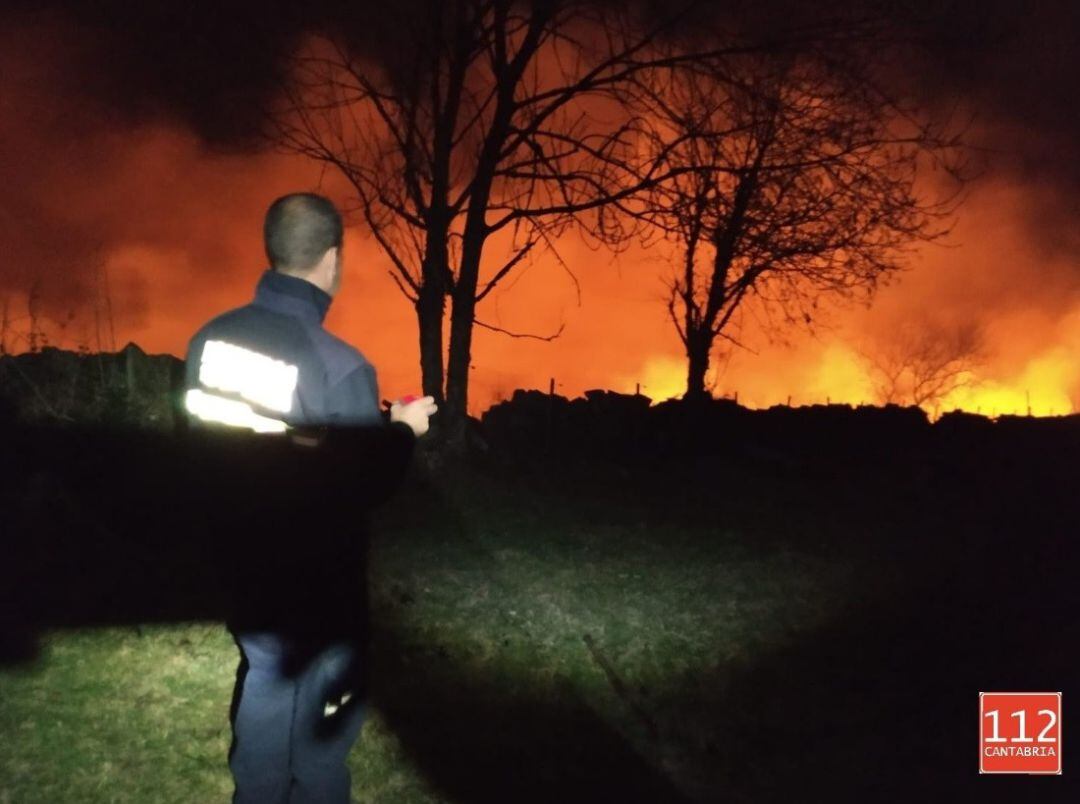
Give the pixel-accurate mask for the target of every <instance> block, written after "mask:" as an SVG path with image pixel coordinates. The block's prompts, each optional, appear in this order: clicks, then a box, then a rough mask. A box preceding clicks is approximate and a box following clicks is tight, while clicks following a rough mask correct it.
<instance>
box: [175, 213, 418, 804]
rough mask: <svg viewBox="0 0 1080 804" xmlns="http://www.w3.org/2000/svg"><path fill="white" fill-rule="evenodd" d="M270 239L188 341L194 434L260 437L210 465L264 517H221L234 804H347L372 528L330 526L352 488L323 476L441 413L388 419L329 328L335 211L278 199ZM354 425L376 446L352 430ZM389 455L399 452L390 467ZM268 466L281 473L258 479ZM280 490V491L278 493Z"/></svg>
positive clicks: (412, 435)
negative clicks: (242, 288) (257, 270)
mask: <svg viewBox="0 0 1080 804" xmlns="http://www.w3.org/2000/svg"><path fill="white" fill-rule="evenodd" d="M263 233H264V238H265V245H266V254H267V257H268V259H269V261H270V267H269V269H268V270H267V271H265V272H264V273H263V275H262V277H261V278H260V280H259V283H258V286H257V288H256V291H255V298H254V300H253V301H252V302H251V303H250V304H248V305H246V306H244V307H239V308H237V309H234V310H230V311H228V312H225V313H223V314H221V315H219V316H217V317H216V318H214V319H212V320H211V321H210V322H208V323H207V324H206V325H204V326H203V327H202V328H201V329H200V330H199V331H198V332H197V333H196V334H195V335H194V337H193V338H192V339H191V342H190V343H189V345H188V353H187V376H186V383H185V387H186V389H187V390H186V396H185V404H186V407H187V410H188V412H189V413H190V415H191V421H192V423H193V424H195V425H197V427H196V429H197V430H200V431H202V432H225V433H236V432H241V433H242V432H247V433H256V434H259V436H258V437H257V438H256V437H252V438H251V439H246V440H243V441H236V442H235V446H229V447H228V449H227V450H225V451H222V452H220V453H216V454H220V455H222V456H224V457H222V458H221V462H220V463H221V464H224V463H227V464H228V467H229V468H227V469H223V468H221V466H220V465H219V466H217V467H216V469H217V471H220V472H221V473H222V474H223V475H224V474H232V475H241V479H240V480H238V481H235V482H236V483H237V488H250V492H249V495H253V496H249V497H248V500H249V508H248V509H247V510H248V511H249V512H256V515H255V516H254V517H250V518H248V519H243V517H244V516H245V515H237V514H235V513H232V514H229V513H226V514H224V515H223V516H222V517H221V518H219V522H218V524H219V526H220V525H221V523H223V522H229V523H230V524H233V523H235V525H236V527H233V528H226V527H224V526H222V529H223V530H231V531H232V534H226V535H227V536H230V535H231V536H232V537H234V538H230V539H224V540H223V542H224V541H228V542H229V543H230V545H231V546H230V547H229V548H228V549H227V550H226V551H227V552H229V551H231V552H229V558H228V559H227V560H226V561H225V562H224V563H226V564H227V565H228V567H229V569H228V576H229V578H230V585H232V586H233V587H235V588H234V589H233V599H234V602H233V605H232V606H230V609H229V612H228V615H227V625H228V627H229V629H230V631H231V632H232V634H233V636H234V638H235V639H236V642H237V645H238V646H239V648H240V652H241V664H240V669H239V671H238V673H237V684H236V690H235V693H234V698H233V706H232V710H233V711H232V713H231V714H232V723H233V743H232V747H231V749H230V752H229V766H230V769H231V770H232V773H233V778H234V781H235V783H236V791H235V794H234V798H233V800H234V802H238V803H241V802H242V803H243V804H247V802H252V803H254V802H258V804H276V803H277V802H316V801H317V802H335V804H346V803H347V802H348V801H349V786H350V778H349V771H348V768H347V766H346V762H345V760H346V758H347V756H348V753H349V749H350V748H351V746H352V744H353V743H354V742H355V740H356V738H357V736H358V735H359V732H360V727H361V725H362V722H363V719H364V715H363V713H364V707H363V705H362V704H361V701H362V699H363V684H362V682H361V681H360V679H361V678H362V675H363V674H362V668H361V667H360V665H361V664H362V663H363V662H362V659H363V644H364V640H363V633H362V632H363V630H364V625H365V620H366V605H365V603H366V601H365V598H366V588H365V587H364V579H363V577H362V574H363V572H364V569H365V568H364V566H363V553H364V550H365V546H364V545H362V544H357V543H356V542H359V541H363V536H364V534H362V533H361V534H359V536H358V537H357V538H355V539H351V538H349V537H350V536H352V535H354V533H353V531H354V530H355V529H354V528H350V527H348V526H346V525H344V524H342V525H339V524H337V523H332V522H330V521H329V520H330V519H331V516H330V515H328V514H327V513H326V511H328V510H330V511H334V510H343V509H341V508H340V506H341V504H342V503H341V500H340V498H341V497H342V496H343V495H342V494H341V493H340V492H341V489H342V488H344V487H346V486H347V483H345V482H343V481H338V482H332V481H326V480H325V479H326V478H332V477H333V476H336V475H340V474H345V475H351V473H352V472H353V471H354V466H353V465H352V464H349V463H345V464H343V463H342V459H341V456H342V455H345V456H347V460H348V461H357V462H366V465H364V466H359V467H355V471H356V475H357V476H359V477H362V476H364V475H365V474H366V475H367V476H369V477H373V478H374V477H377V476H378V475H379V474H380V473H381V472H382V471H383V468H384V467H385V466H389V465H391V464H392V465H393V466H396V467H398V468H400V467H401V466H404V465H405V463H407V460H408V455H410V454H411V451H412V447H413V445H414V443H415V441H416V438H417V437H419V436H421V435H423V434H424V433H425V432H426V431H427V429H428V418H429V417H430V416H431V415H432V414H433V413H434V412H435V410H436V406H435V402H434V399H433V398H432V397H430V396H425V397H421V398H419V399H416V400H414V401H411V402H409V403H407V404H401V403H399V402H395V403H394V404H393V405H392V406H391V407H390V411H389V414H388V415H387V414H384V413H383V412H382V411H381V410H380V408H379V395H378V384H377V380H376V374H375V369H374V367H373V366H372V365H371V363H369V362H368V361H367V359H366V358H365V357H364V356H363V355H362V354H361V353H360V352H359V351H357V350H356V349H354V348H353V347H351V346H349V345H348V344H346V343H345V342H344V341H341V340H340V339H338V338H336V337H334V336H333V335H331V334H330V333H328V332H327V331H326V330H325V329H323V327H322V322H323V319H324V318H325V316H326V311H327V308H328V307H329V306H330V302H331V300H332V298H333V297H334V296H335V295H336V294H337V292H338V288H339V286H340V284H341V266H342V260H341V248H342V239H343V226H342V221H341V217H340V215H339V214H338V212H337V210H336V209H335V208H334V205H333V204H332V203H331V202H330V201H329V200H328V199H326V198H323V197H322V196H319V195H315V194H312V193H294V194H291V195H286V196H283V197H281V198H278V199H277V200H276V201H274V202H273V204H271V205H270V208H269V210H268V211H267V213H266V218H265V222H264V230H263ZM360 432H366V433H368V434H374V435H375V436H376V437H375V438H369V439H367V440H366V441H364V440H357V439H355V438H354V437H353V436H352V435H349V434H355V433H360ZM336 433H341V434H343V435H341V437H340V438H338V437H337V436H336V435H335V434H336ZM319 434H321V435H319ZM228 437H229V438H232V436H228ZM335 439H337V440H335ZM350 439H352V440H350ZM274 444H283V445H285V446H286V447H287V448H288V449H289V450H293V453H291V454H294V455H295V457H294V458H289V459H288V461H287V462H282V461H278V462H277V463H274V461H276V460H277V459H276V458H274V459H271V460H270V461H267V460H265V456H266V455H277V454H287V455H288V454H290V453H288V452H286V453H274V452H269V451H266V450H262V451H260V449H262V448H263V447H266V446H267V445H274ZM340 444H345V445H346V448H345V449H344V450H342V449H341V448H339V447H338V446H337V445H340ZM358 445H360V446H359V448H357V446H358ZM378 445H381V446H378ZM271 449H275V447H273V446H271ZM389 452H393V454H394V455H396V458H395V459H393V460H390V461H387V460H384V459H385V457H386V454H389ZM237 454H240V455H241V456H243V457H241V458H240V459H234V458H233V457H232V456H234V455H237ZM251 456H255V457H251ZM402 456H404V462H403V459H402ZM234 460H239V464H234V463H233V461H234ZM244 460H247V461H248V465H247V466H245V464H244ZM267 463H270V464H272V469H267V468H266V465H267ZM373 463H376V464H378V465H375V466H373V465H372V464H373ZM234 465H238V466H240V467H243V468H241V469H238V470H235V471H234V469H233V467H234ZM327 466H329V467H330V468H331V471H332V472H333V475H331V472H329V471H327V470H326V467H327ZM342 467H344V470H343V471H342ZM271 472H273V473H276V474H277V475H278V476H282V475H283V476H284V478H280V479H279V480H278V482H277V483H274V482H273V481H272V480H271V481H268V482H265V483H263V482H261V481H262V479H265V478H266V477H268V473H271ZM346 479H347V480H348V479H352V478H346ZM243 484H246V485H243ZM281 488H285V489H287V491H286V492H285V493H284V495H277V496H276V497H275V494H274V491H273V490H274V489H281ZM260 495H261V497H260ZM241 496H242V495H241ZM282 496H284V497H286V498H287V499H286V500H282V499H280V497H282ZM330 498H338V499H330ZM240 505H241V507H242V505H243V503H241V504H240ZM335 506H338V507H335ZM221 509H222V510H223V511H230V510H240V509H239V508H236V507H233V508H230V506H229V505H228V504H222V506H221ZM270 512H272V513H270ZM230 516H231V517H232V518H230ZM242 519H243V521H241V520H242ZM252 520H254V521H252ZM237 545H242V546H240V547H237ZM222 549H223V550H225V549H226V548H222Z"/></svg>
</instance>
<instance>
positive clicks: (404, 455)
mask: <svg viewBox="0 0 1080 804" xmlns="http://www.w3.org/2000/svg"><path fill="white" fill-rule="evenodd" d="M326 402H327V406H326V410H327V424H328V425H329V426H330V427H331V429H332V432H331V433H330V434H329V437H328V438H327V442H326V446H327V447H328V448H329V450H331V451H332V452H334V453H335V454H334V459H335V460H334V463H335V465H336V468H337V469H338V470H339V471H340V472H341V473H342V475H341V476H340V477H341V479H342V480H343V481H344V482H346V484H347V485H349V486H351V487H353V488H357V487H359V489H360V493H361V495H362V496H363V498H364V501H365V503H366V504H367V505H369V506H371V507H375V506H379V505H382V504H383V503H384V502H386V500H387V499H389V498H390V496H391V495H392V494H393V493H394V491H396V490H397V488H398V486H399V485H400V483H401V481H402V480H403V479H404V476H405V473H406V472H407V471H408V468H409V463H410V462H411V460H412V454H413V448H414V447H415V445H416V434H415V433H414V432H413V429H412V427H410V426H409V425H408V424H406V423H405V422H400V421H395V422H391V421H390V420H389V418H388V416H387V414H386V413H384V412H383V411H382V410H380V408H379V383H378V378H377V376H376V373H375V367H374V366H372V365H371V364H370V363H367V362H365V363H362V364H361V365H359V366H357V368H355V369H353V370H352V371H351V372H349V374H347V375H346V376H345V377H344V378H343V379H341V380H340V381H338V382H337V383H335V384H334V385H333V386H332V387H331V388H330V389H329V391H328V395H327V400H326ZM347 478H348V479H347ZM354 484H355V485H354Z"/></svg>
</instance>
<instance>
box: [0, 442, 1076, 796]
mask: <svg viewBox="0 0 1080 804" xmlns="http://www.w3.org/2000/svg"><path fill="white" fill-rule="evenodd" d="M64 443H68V442H64ZM91 446H92V444H91V442H90V441H83V442H80V446H79V452H78V457H77V458H73V457H71V456H70V455H69V456H67V457H62V453H63V449H65V447H62V446H50V447H49V448H48V449H44V450H43V449H42V448H36V447H35V448H34V449H32V450H30V452H26V451H25V450H24V451H23V452H22V453H20V455H22V457H21V458H20V460H22V461H24V463H23V464H21V466H20V468H19V469H17V470H14V471H11V472H9V476H8V478H7V480H6V486H5V494H6V497H5V499H4V503H3V505H4V508H3V511H4V520H5V522H4V524H5V526H6V532H5V535H4V539H5V543H4V554H5V557H6V558H8V559H9V560H8V561H6V562H5V567H6V568H5V570H4V574H5V578H4V581H5V586H4V587H3V589H4V592H3V595H4V600H3V606H4V608H3V618H4V620H5V625H4V629H5V631H4V644H3V647H4V654H3V664H2V665H0V802H8V801H10V802H30V801H42V802H45V801H48V802H65V801H73V802H74V801H79V802H93V801H178V802H180V801H191V802H208V801H226V800H227V799H228V796H229V793H230V791H231V786H230V781H229V777H228V773H227V768H226V766H225V752H226V750H227V747H228V738H229V733H228V724H227V712H228V703H229V698H230V695H231V692H232V682H233V676H234V673H235V667H236V658H237V656H236V652H235V647H234V646H233V644H232V642H231V641H230V640H229V638H228V635H227V634H226V633H225V632H224V630H223V629H222V627H221V625H220V621H219V614H220V611H219V603H218V597H219V592H220V590H219V589H215V588H213V585H212V584H211V583H210V582H209V581H208V580H207V579H208V578H212V577H214V573H213V572H210V571H209V570H208V568H212V565H213V562H214V556H215V552H214V549H213V544H214V543H213V540H210V541H207V539H205V538H199V535H198V533H195V532H193V531H194V530H196V528H194V527H193V526H192V525H191V521H190V511H189V510H187V508H186V506H187V505H188V503H189V499H188V497H187V495H186V494H185V493H178V490H177V489H176V488H173V487H172V486H171V484H170V477H172V476H173V475H171V474H170V472H169V471H168V470H166V469H164V468H162V466H161V460H160V455H161V454H162V453H161V449H162V448H161V447H160V445H158V446H156V447H154V448H153V449H150V448H143V447H140V448H138V449H137V450H135V452H131V451H127V452H125V451H124V450H120V451H117V450H115V449H113V450H110V449H105V450H99V451H94V450H93V449H90V447H91ZM140 450H141V451H140ZM28 455H29V457H27V456H28ZM153 455H158V456H159V457H158V458H156V459H155V458H154V457H152V456H153ZM125 456H126V457H125ZM133 456H141V457H139V458H138V460H135V459H134V458H133ZM1078 457H1080V450H1078V449H1077V440H1076V438H1075V436H1072V437H1067V438H1062V439H1056V440H1054V441H1053V442H1052V443H1050V444H1046V443H1040V444H1038V445H1037V446H1032V445H1031V444H1028V445H1025V444H1023V443H1020V444H1017V443H1015V442H1009V444H1008V445H1004V444H1001V443H998V442H995V441H993V440H985V439H983V438H981V437H980V436H978V435H977V434H975V435H970V436H964V437H962V438H961V437H957V438H953V439H951V440H945V439H942V440H941V441H940V442H938V443H936V444H934V445H933V446H925V445H924V446H920V447H919V448H918V449H915V448H911V447H910V445H907V446H905V445H903V444H898V445H895V446H893V447H889V448H883V449H881V450H876V451H875V450H870V451H867V450H863V451H861V452H860V453H859V455H858V457H857V458H853V457H851V456H850V455H848V456H847V457H845V456H842V455H837V454H832V453H830V452H829V451H827V450H825V451H822V452H821V453H820V454H818V455H816V456H814V455H809V456H808V455H805V454H804V455H799V456H794V457H793V456H791V455H784V454H778V453H776V452H770V451H756V452H755V451H747V450H732V452H731V453H725V452H724V451H722V450H721V451H716V450H713V451H712V453H711V454H700V453H699V454H697V455H695V456H683V457H677V456H669V457H668V458H667V459H666V460H664V461H653V462H651V463H650V462H649V461H641V462H639V463H638V464H637V465H636V466H637V468H634V469H630V468H627V467H625V466H623V465H620V464H619V463H618V462H615V461H608V460H604V459H601V458H599V457H577V458H573V457H569V456H562V457H559V458H551V459H549V460H547V461H544V460H540V459H536V460H531V459H530V460H522V459H521V456H515V460H512V461H511V460H508V459H499V458H496V457H494V456H493V455H492V454H490V453H489V454H488V455H487V457H485V458H484V459H482V460H480V461H478V462H476V463H474V464H473V465H471V467H468V468H466V467H458V468H454V467H450V466H446V465H443V466H441V467H440V468H438V469H436V470H433V471H432V470H430V469H427V468H425V465H423V464H417V465H414V472H413V473H412V474H411V475H410V476H409V478H408V480H407V482H406V484H405V486H404V487H403V488H402V489H401V491H400V493H399V494H397V496H395V497H394V498H393V499H391V500H390V502H388V503H387V504H385V505H384V506H382V507H381V508H378V509H377V510H376V511H375V512H374V513H373V514H372V515H371V517H370V518H371V522H372V525H371V528H370V533H371V556H370V561H371V566H370V577H371V600H372V621H373V626H374V633H373V638H372V644H371V662H372V665H371V693H370V698H369V705H370V718H369V720H368V723H367V725H365V728H364V732H363V735H362V737H361V739H360V742H359V743H358V745H357V747H356V748H355V750H354V752H353V755H352V758H351V763H352V767H353V770H354V797H355V798H356V799H357V800H359V801H372V802H398V801H402V802H413V801H416V802H421V801H455V802H472V801H476V802H564V801H567V802H573V801H583V802H585V801H588V802H592V801H622V802H627V801H634V802H677V801H715V802H773V801H776V802H780V801H785V802H786V801H825V800H828V801H844V802H846V801H852V802H856V801H857V802H877V801H1002V802H1004V801H1009V802H1028V801H1030V802H1043V801H1046V802H1054V801H1076V800H1080V799H1078V798H1077V796H1078V794H1080V782H1078V779H1080V775H1078V774H1080V771H1078V770H1077V769H1078V768H1080V765H1078V764H1077V761H1076V760H1075V757H1074V756H1073V754H1074V752H1073V751H1070V750H1069V749H1064V751H1065V753H1064V774H1063V775H1062V776H1060V777H1041V778H1040V777H998V776H994V777H990V776H980V775H979V774H978V770H977V769H978V746H977V728H978V720H979V712H978V693H979V691H981V690H982V691H993V690H1031V691H1043V690H1050V691H1059V690H1060V691H1063V693H1064V706H1063V709H1064V712H1063V732H1066V731H1071V729H1070V724H1072V723H1073V721H1074V716H1073V715H1072V709H1073V706H1074V705H1071V704H1070V702H1072V701H1075V700H1076V697H1075V696H1076V690H1078V689H1080V686H1078V682H1080V669H1078V668H1080V662H1078V660H1080V626H1078V625H1077V622H1078V618H1077V615H1078V614H1080V606H1078V604H1080V591H1078V590H1080V583H1078V582H1077V580H1076V576H1077V570H1078V558H1080V551H1078V548H1077V542H1076V532H1077V527H1076V514H1077V511H1078V506H1077V502H1076V492H1075V488H1076V483H1075V481H1076V466H1077V465H1080V464H1078V463H1077V458H1078ZM50 461H54V463H53V465H49V462H50ZM23 469H25V470H26V471H23ZM209 519H210V520H212V519H213V517H212V516H211V517H209ZM358 521H359V520H356V521H346V522H344V523H343V527H345V528H352V527H355V528H356V530H357V532H358V533H363V532H364V529H363V528H362V527H361V526H360V525H358V524H356V522H358ZM185 534H186V535H187V536H188V537H189V538H185Z"/></svg>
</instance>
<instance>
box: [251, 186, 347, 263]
mask: <svg viewBox="0 0 1080 804" xmlns="http://www.w3.org/2000/svg"><path fill="white" fill-rule="evenodd" d="M343 231H344V229H343V227H342V223H341V215H339V214H338V211H337V209H336V208H335V207H334V204H333V202H331V201H330V199H328V198H324V197H323V196H321V195H316V194H315V193H290V194H289V195H283V196H281V198H279V199H277V200H276V201H274V203H272V204H271V205H270V208H269V209H268V210H267V211H266V219H265V220H264V221H263V240H264V242H265V244H266V256H267V259H269V260H270V267H271V268H273V269H274V270H275V271H307V270H308V269H310V268H314V267H315V265H316V264H317V263H318V262H319V260H321V259H322V256H323V255H324V254H325V253H326V252H327V250H328V249H331V248H334V247H335V246H337V247H338V248H341V238H342V234H343Z"/></svg>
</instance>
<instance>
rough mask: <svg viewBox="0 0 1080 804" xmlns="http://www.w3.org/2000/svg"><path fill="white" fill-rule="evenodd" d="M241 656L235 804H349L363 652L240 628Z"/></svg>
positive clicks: (343, 644) (360, 715)
mask: <svg viewBox="0 0 1080 804" xmlns="http://www.w3.org/2000/svg"><path fill="white" fill-rule="evenodd" d="M233 637H234V638H235V640H236V642H237V645H238V646H239V648H240V651H241V663H240V669H239V670H238V672H237V682H236V689H235V691H234V694H233V704H232V712H231V720H232V726H233V742H232V747H231V749H230V751H229V767H230V769H231V770H232V774H233V779H234V781H235V783H236V791H235V793H234V796H233V802H234V804H249V802H250V803H251V804H256V803H257V804H286V803H287V804H297V803H298V802H304V803H305V804H306V803H307V802H326V803H327V804H330V803H332V804H348V802H349V784H350V778H349V769H348V767H347V766H346V764H345V760H346V758H347V757H348V754H349V750H350V748H351V747H352V745H353V743H355V741H356V738H357V736H358V735H359V733H360V727H361V726H362V725H363V721H364V718H365V702H364V689H363V687H364V684H363V673H362V672H361V669H362V668H361V665H362V663H363V648H362V647H361V643H360V642H359V641H357V640H352V639H335V640H319V641H315V642H312V641H307V642H302V641H298V640H295V639H290V638H288V637H285V636H283V635H281V634H279V633H274V632H269V631H233Z"/></svg>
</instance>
